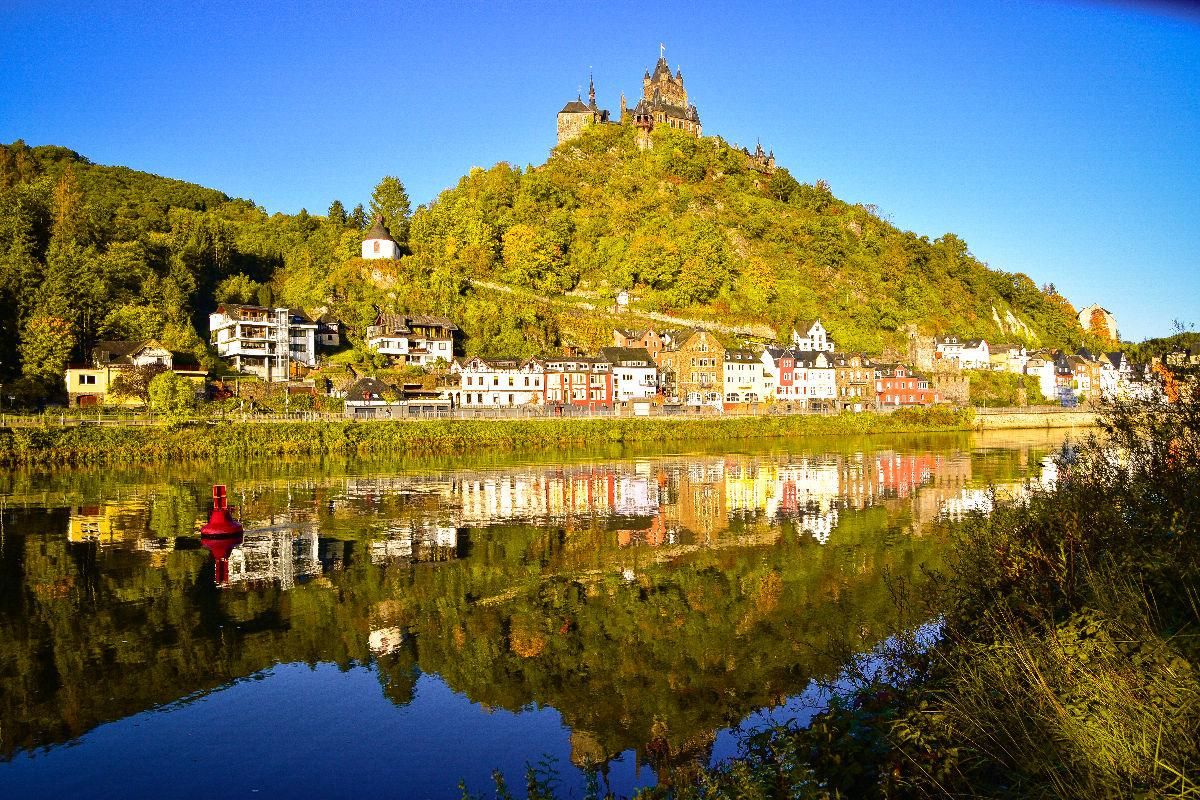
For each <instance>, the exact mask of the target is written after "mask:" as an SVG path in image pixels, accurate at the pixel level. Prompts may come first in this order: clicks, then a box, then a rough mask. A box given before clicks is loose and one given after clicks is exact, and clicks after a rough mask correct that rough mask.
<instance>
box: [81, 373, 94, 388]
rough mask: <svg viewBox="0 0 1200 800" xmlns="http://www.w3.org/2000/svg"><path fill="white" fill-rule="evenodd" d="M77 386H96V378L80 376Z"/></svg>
mask: <svg viewBox="0 0 1200 800" xmlns="http://www.w3.org/2000/svg"><path fill="white" fill-rule="evenodd" d="M79 384H80V385H81V386H95V385H96V376H95V375H80V376H79Z"/></svg>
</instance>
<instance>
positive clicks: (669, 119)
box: [631, 49, 702, 147]
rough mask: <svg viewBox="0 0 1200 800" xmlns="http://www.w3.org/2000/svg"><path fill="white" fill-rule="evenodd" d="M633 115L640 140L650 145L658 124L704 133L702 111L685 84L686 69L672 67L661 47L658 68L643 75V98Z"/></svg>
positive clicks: (641, 143) (696, 133) (695, 134)
mask: <svg viewBox="0 0 1200 800" xmlns="http://www.w3.org/2000/svg"><path fill="white" fill-rule="evenodd" d="M631 116H632V117H633V124H634V125H636V126H637V128H638V144H639V146H641V147H648V146H649V144H650V132H651V131H653V130H654V128H655V126H657V125H666V126H668V127H670V128H672V129H674V130H681V131H685V132H687V133H690V134H692V135H693V136H696V137H699V136H700V135H701V130H702V129H701V127H700V113H699V112H698V111H697V110H696V106H695V105H693V104H691V103H689V102H688V94H687V89H685V88H684V86H683V71H682V70H680V69H676V70H675V74H674V75H672V74H671V67H670V65H668V64H667V59H666V58H665V57H664V56H663V54H662V51H661V49H660V51H659V57H658V62H657V63H656V64H655V65H654V72H653V73H650V72H647V73H646V74H645V75H643V76H642V99H641V100H639V101H638V104H637V105H636V106H634V108H633V111H632V114H631Z"/></svg>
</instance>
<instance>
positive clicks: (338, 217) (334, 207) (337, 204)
mask: <svg viewBox="0 0 1200 800" xmlns="http://www.w3.org/2000/svg"><path fill="white" fill-rule="evenodd" d="M327 216H328V217H329V221H330V222H332V223H333V224H335V225H341V226H343V227H344V226H345V224H346V207H345V206H344V205H342V201H341V200H334V201H333V202H332V203H330V204H329V212H328V214H327Z"/></svg>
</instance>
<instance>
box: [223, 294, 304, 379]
mask: <svg viewBox="0 0 1200 800" xmlns="http://www.w3.org/2000/svg"><path fill="white" fill-rule="evenodd" d="M317 327H318V326H317V323H316V322H314V321H313V320H311V319H309V318H308V316H307V315H306V314H305V313H304V312H303V311H300V310H298V309H294V308H265V307H263V306H250V305H238V304H234V303H222V304H221V305H219V306H217V310H216V311H214V312H213V313H211V314H209V315H208V335H209V341H210V342H211V343H212V345H213V346H214V347H216V349H217V355H218V356H220V357H221V358H224V359H227V360H229V361H231V362H232V363H233V368H234V369H235V370H237V371H238V372H245V373H248V374H251V375H257V376H258V377H259V378H261V379H263V380H265V381H286V380H290V379H292V378H293V377H298V376H299V374H300V373H301V372H303V370H304V369H309V368H312V367H315V366H316V365H317V342H316V336H317Z"/></svg>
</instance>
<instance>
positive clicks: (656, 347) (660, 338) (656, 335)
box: [613, 328, 691, 366]
mask: <svg viewBox="0 0 1200 800" xmlns="http://www.w3.org/2000/svg"><path fill="white" fill-rule="evenodd" d="M690 335H691V331H688V332H687V333H686V334H684V335H682V336H681V335H680V334H678V333H676V332H675V331H669V330H664V331H656V330H654V329H653V328H648V329H646V330H627V329H625V328H614V329H613V346H614V347H644V348H645V349H646V351H647V352H648V353H650V358H651V359H653V360H654V363H655V364H658V363H659V356H660V355H662V351H663V350H669V349H672V348H674V347H677V346H678V344H679V342H680V341H681V340H682V339H686V338H687V336H690ZM660 366H661V365H660Z"/></svg>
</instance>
